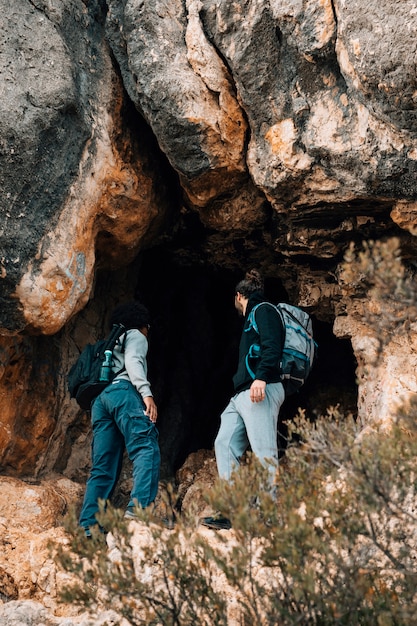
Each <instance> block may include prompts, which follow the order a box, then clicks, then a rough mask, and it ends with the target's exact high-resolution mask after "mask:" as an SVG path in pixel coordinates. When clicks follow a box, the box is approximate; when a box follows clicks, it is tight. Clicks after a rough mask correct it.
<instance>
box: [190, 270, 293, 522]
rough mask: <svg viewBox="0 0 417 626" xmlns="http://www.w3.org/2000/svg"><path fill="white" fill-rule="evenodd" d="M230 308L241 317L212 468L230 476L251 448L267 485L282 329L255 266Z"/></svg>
mask: <svg viewBox="0 0 417 626" xmlns="http://www.w3.org/2000/svg"><path fill="white" fill-rule="evenodd" d="M235 307H236V309H237V311H238V312H239V313H240V314H241V315H242V316H243V317H244V320H245V321H244V326H243V331H242V336H241V340H240V345H239V360H238V366H237V371H236V374H235V375H234V377H233V385H234V390H235V395H234V396H233V397H232V398H231V400H230V402H229V404H228V405H227V407H226V408H225V410H224V411H223V413H222V415H221V424H220V429H219V432H218V435H217V437H216V441H215V444H214V448H215V453H216V462H217V469H218V472H219V476H220V478H224V479H225V480H230V478H231V476H232V472H233V470H234V469H236V467H237V466H238V465H239V461H240V458H241V456H242V455H243V454H244V452H245V451H246V449H247V448H248V447H249V446H250V447H251V449H252V452H253V454H255V455H256V457H257V458H258V459H259V460H260V461H261V463H262V464H263V465H264V466H265V467H267V468H268V469H269V471H270V474H271V486H272V485H273V483H274V479H275V472H276V465H277V463H278V448H277V427H278V414H279V411H280V408H281V405H282V403H283V402H284V398H285V392H284V387H283V385H282V383H281V378H280V373H281V372H280V361H281V356H282V349H283V344H284V328H283V326H282V322H281V318H280V316H279V314H278V312H277V311H276V309H275V307H274V306H273V305H271V304H270V303H268V302H265V299H264V291H263V280H262V277H261V275H260V274H259V272H257V271H256V270H251V271H250V272H248V273H247V274H246V276H245V278H244V279H243V280H242V281H240V282H239V283H238V285H237V286H236V290H235ZM254 346H257V348H254ZM201 522H202V524H203V525H204V526H207V527H209V528H214V529H227V528H230V527H231V523H230V521H229V520H228V519H227V518H223V517H219V516H215V517H207V518H203V519H202V520H201Z"/></svg>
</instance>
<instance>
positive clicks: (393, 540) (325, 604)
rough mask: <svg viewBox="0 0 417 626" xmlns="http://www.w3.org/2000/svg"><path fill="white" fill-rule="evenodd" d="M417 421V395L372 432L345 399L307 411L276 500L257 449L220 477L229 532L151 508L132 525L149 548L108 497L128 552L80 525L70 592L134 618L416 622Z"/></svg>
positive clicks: (72, 597)
mask: <svg viewBox="0 0 417 626" xmlns="http://www.w3.org/2000/svg"><path fill="white" fill-rule="evenodd" d="M416 424H417V403H414V404H412V405H411V406H410V407H408V409H407V411H403V414H401V415H400V416H398V419H396V420H395V422H394V423H393V424H392V425H391V427H390V429H389V430H386V431H384V432H377V431H372V430H370V429H369V428H367V429H365V431H364V429H363V427H362V425H361V424H359V423H358V422H357V421H355V420H354V419H353V418H351V417H348V418H343V419H342V416H340V415H339V414H338V411H337V410H332V411H329V413H328V415H326V416H324V417H322V418H321V419H319V420H318V421H317V422H316V423H315V424H310V423H309V422H308V420H306V419H305V417H304V416H303V415H299V417H298V418H297V419H296V420H295V423H294V424H293V425H292V427H291V430H292V432H293V433H296V434H297V439H298V442H297V443H296V444H294V445H290V446H289V449H288V451H287V455H286V458H285V460H284V462H283V463H282V465H281V466H280V468H279V470H278V471H277V481H276V489H277V493H276V499H275V497H273V496H272V494H270V492H269V491H268V487H267V486H268V476H267V472H266V471H265V469H264V468H262V467H261V466H260V465H259V464H258V463H257V462H256V460H255V459H250V460H249V462H248V463H247V464H245V465H243V466H241V467H240V468H239V470H238V471H237V472H236V474H235V476H234V482H233V484H227V483H224V482H222V481H218V483H217V484H216V485H215V487H214V488H213V490H212V492H211V493H210V494H208V501H209V502H210V503H211V505H212V506H213V508H215V509H218V510H220V511H221V512H222V513H223V514H225V515H226V516H228V517H230V519H231V520H232V524H233V530H232V531H222V532H220V533H216V532H215V531H207V530H205V531H204V532H199V531H198V530H197V525H198V522H197V520H196V519H195V518H194V517H193V516H188V517H187V516H181V519H180V520H179V522H178V524H177V525H176V528H175V529H174V530H173V531H168V530H166V529H164V528H163V526H161V525H160V524H158V523H155V522H154V521H153V520H152V518H151V516H150V515H149V514H146V513H143V519H144V521H143V524H138V525H135V524H133V525H132V526H136V528H138V529H140V532H141V533H142V541H141V545H142V552H141V553H140V554H134V551H133V550H132V547H131V533H130V531H129V530H128V526H127V524H126V521H125V520H123V518H122V514H121V512H120V511H117V510H108V511H107V512H106V513H103V514H102V519H101V521H102V523H103V524H104V525H105V526H106V527H110V528H111V530H112V536H113V538H114V541H115V544H116V545H117V549H116V548H115V549H113V553H115V551H116V553H117V554H118V557H117V558H116V559H115V558H114V556H113V558H111V552H110V553H109V551H108V547H107V546H106V545H105V544H104V543H103V541H102V539H101V537H100V536H96V537H95V538H94V539H93V540H92V541H87V540H85V539H84V538H83V537H82V536H81V535H80V533H79V532H78V531H75V530H73V532H74V540H73V543H72V551H71V553H69V552H68V550H67V551H65V550H62V549H61V550H60V557H59V560H60V563H61V564H62V566H63V567H64V569H65V570H66V571H67V572H71V573H72V574H73V575H74V583H73V584H72V585H70V586H69V588H68V589H67V590H66V592H65V594H64V596H63V599H64V600H65V601H67V602H68V601H70V602H73V603H74V602H77V603H79V604H81V605H83V606H88V607H90V608H92V609H94V608H97V607H100V606H102V607H106V608H110V607H111V608H113V609H115V610H117V611H118V612H119V613H120V614H121V615H123V616H124V617H126V618H127V619H128V620H129V621H130V622H131V624H133V625H135V626H136V625H139V624H149V625H153V624H155V625H156V624H162V625H178V626H179V625H181V626H191V624H199V625H200V624H201V625H205V624H207V625H213V624H231V623H236V624H242V625H246V624H262V625H265V626H272V625H274V626H276V625H279V626H285V625H287V624H288V625H289V624H306V625H307V624H308V625H314V624H317V625H323V626H324V625H326V624H329V625H330V624H332V625H334V624H352V625H358V624H360V625H361V626H366V625H368V624H369V625H372V626H374V625H375V624H376V625H378V626H388V625H410V626H411V624H414V623H415V619H416V615H417V597H416V592H415V590H416V589H417V585H416V582H417V581H416V575H417V572H416V539H417V533H416V510H415V486H414V485H415V471H416V462H415V459H416V458H417V437H416V434H417V432H416V430H417V428H416ZM255 495H256V497H254V496H255ZM130 528H132V527H130ZM132 545H136V544H135V542H133V543H132ZM231 598H233V599H234V603H235V605H237V607H238V614H239V617H238V621H236V620H237V618H236V613H234V614H233V615H234V618H233V617H232V613H231V610H232V609H233V606H232V608H231V605H230V599H231ZM228 602H229V608H228ZM233 610H236V607H235V609H233ZM233 619H235V621H233Z"/></svg>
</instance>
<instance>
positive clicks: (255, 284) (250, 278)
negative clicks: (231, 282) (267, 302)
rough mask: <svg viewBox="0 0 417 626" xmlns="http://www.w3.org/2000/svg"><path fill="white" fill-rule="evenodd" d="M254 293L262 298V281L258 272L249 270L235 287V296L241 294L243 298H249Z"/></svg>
mask: <svg viewBox="0 0 417 626" xmlns="http://www.w3.org/2000/svg"><path fill="white" fill-rule="evenodd" d="M256 292H258V293H259V294H260V295H262V296H263V293H264V280H263V278H262V276H261V274H260V272H258V270H249V271H248V272H246V274H245V278H244V279H243V280H241V281H240V282H239V283H238V284H237V285H236V289H235V294H237V293H241V294H242V296H243V297H244V298H249V297H250V296H251V295H252V294H254V293H256Z"/></svg>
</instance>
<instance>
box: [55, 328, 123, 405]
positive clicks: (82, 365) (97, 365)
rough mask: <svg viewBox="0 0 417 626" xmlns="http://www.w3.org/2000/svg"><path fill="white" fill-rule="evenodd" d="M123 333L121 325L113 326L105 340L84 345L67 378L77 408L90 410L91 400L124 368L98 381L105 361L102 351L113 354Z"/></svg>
mask: <svg viewBox="0 0 417 626" xmlns="http://www.w3.org/2000/svg"><path fill="white" fill-rule="evenodd" d="M125 332H126V328H125V327H124V326H123V325H122V324H114V326H113V327H112V329H111V331H110V334H109V335H108V336H107V338H106V339H100V340H99V341H97V342H96V343H94V344H88V345H86V346H85V348H84V350H83V351H82V352H81V354H80V356H79V357H78V359H77V360H76V361H75V363H74V365H73V366H72V367H71V369H70V371H69V373H68V378H67V383H68V391H69V392H70V395H71V398H75V399H76V401H77V402H78V404H79V406H80V407H81V408H82V409H84V410H85V411H89V410H90V407H91V403H92V402H93V400H94V399H95V398H97V396H98V395H99V394H100V393H101V392H102V391H103V389H105V387H107V385H109V384H110V382H111V381H112V380H113V378H114V377H115V376H117V375H118V374H120V372H122V371H123V370H124V367H123V368H122V369H121V370H120V371H119V372H116V373H113V372H112V371H111V370H110V380H107V381H103V380H100V372H101V367H102V364H103V361H104V360H105V354H104V351H105V350H111V351H112V352H113V348H114V346H115V345H116V342H117V340H118V339H119V337H120V336H121V335H122V334H123V333H125ZM125 338H126V336H125ZM125 338H124V339H125ZM123 346H124V341H123ZM123 346H122V351H123Z"/></svg>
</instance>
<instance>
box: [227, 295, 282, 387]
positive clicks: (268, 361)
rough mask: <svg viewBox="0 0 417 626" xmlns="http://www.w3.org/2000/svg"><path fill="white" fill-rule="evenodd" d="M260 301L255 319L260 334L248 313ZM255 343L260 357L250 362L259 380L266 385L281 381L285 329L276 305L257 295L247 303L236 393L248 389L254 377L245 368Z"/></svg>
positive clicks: (235, 383)
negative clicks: (258, 347) (247, 357)
mask: <svg viewBox="0 0 417 626" xmlns="http://www.w3.org/2000/svg"><path fill="white" fill-rule="evenodd" d="M261 302H264V304H261V306H259V307H258V308H257V309H256V311H255V320H256V324H257V326H258V330H259V334H258V333H257V332H256V330H255V329H254V328H250V323H249V320H248V318H249V314H250V312H251V311H252V309H253V307H254V306H255V305H257V304H259V303H261ZM252 344H258V345H259V346H260V348H261V350H260V356H259V357H258V358H253V359H250V362H249V364H250V367H251V369H252V370H253V372H254V374H255V378H257V379H258V380H264V381H265V382H266V383H277V382H280V380H281V378H280V361H281V357H282V349H283V345H284V328H283V325H282V322H281V318H280V317H279V313H278V312H277V311H276V310H275V309H274V307H273V306H271V305H270V304H268V303H266V302H265V300H264V298H263V297H262V296H261V295H260V294H257V293H254V294H253V295H252V296H251V297H250V298H249V300H248V305H247V308H246V314H245V323H244V326H243V331H242V337H241V339H240V345H239V363H238V367H237V372H236V374H235V375H234V377H233V384H234V388H235V391H236V392H239V391H244V390H245V389H249V387H250V386H251V384H252V382H253V380H254V379H253V378H252V377H251V375H250V374H249V372H248V369H247V367H246V362H245V361H246V355H247V354H248V351H249V349H250V346H251V345H252Z"/></svg>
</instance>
